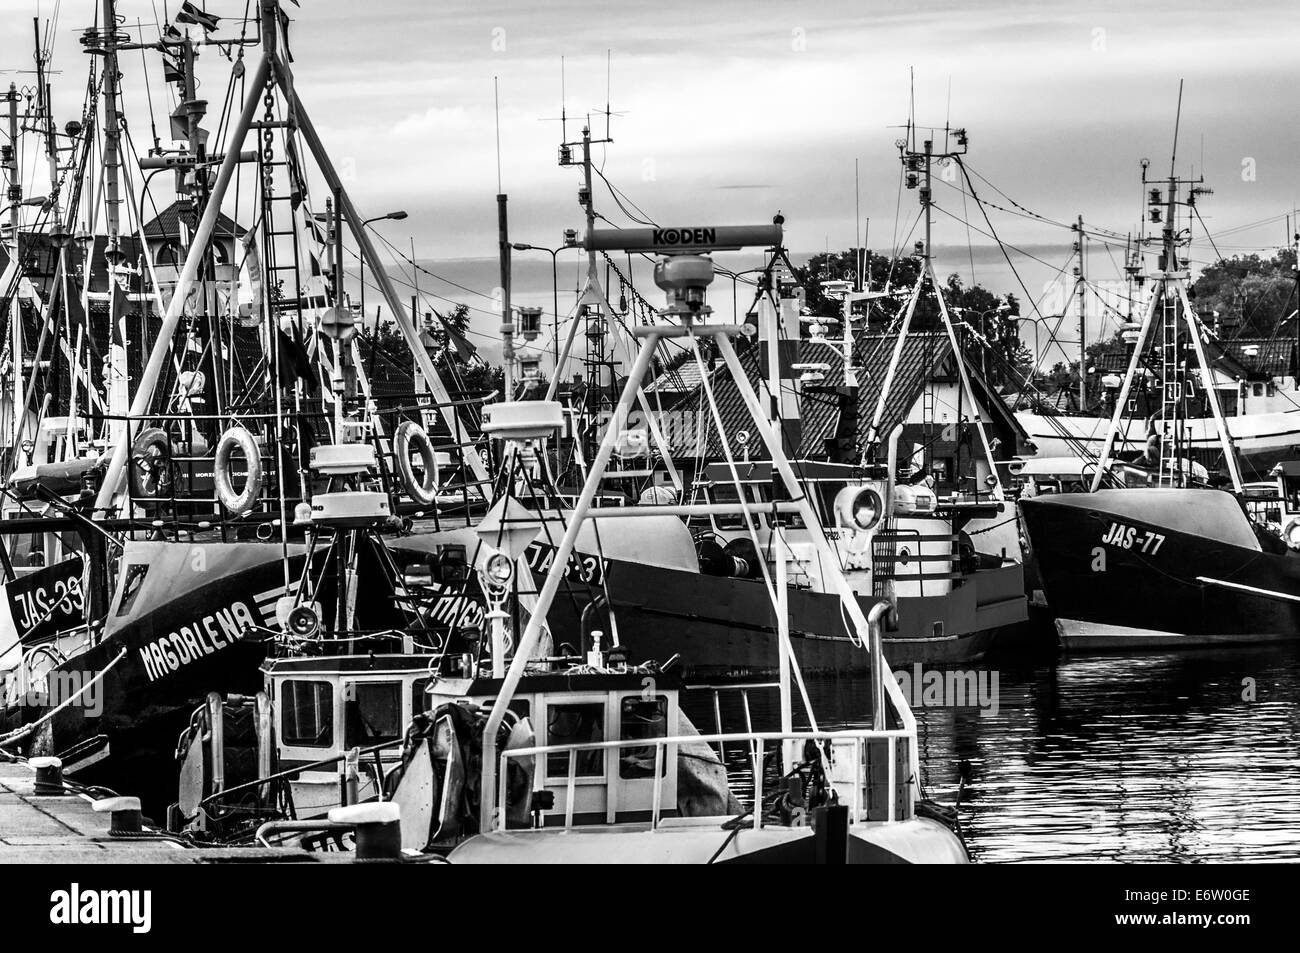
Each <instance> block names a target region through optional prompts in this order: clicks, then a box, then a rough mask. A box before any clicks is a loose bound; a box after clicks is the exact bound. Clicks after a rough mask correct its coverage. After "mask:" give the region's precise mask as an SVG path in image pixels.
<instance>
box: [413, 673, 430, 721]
mask: <svg viewBox="0 0 1300 953" xmlns="http://www.w3.org/2000/svg"><path fill="white" fill-rule="evenodd" d="M428 688H429V680H428V679H427V678H417V679H416V680H415V681H413V682H412V683H411V716H412V717H414V716H415V715H421V714H424V712H426V711H428V710H429V696H428V695H427V694H425V692H426V691H427V690H428Z"/></svg>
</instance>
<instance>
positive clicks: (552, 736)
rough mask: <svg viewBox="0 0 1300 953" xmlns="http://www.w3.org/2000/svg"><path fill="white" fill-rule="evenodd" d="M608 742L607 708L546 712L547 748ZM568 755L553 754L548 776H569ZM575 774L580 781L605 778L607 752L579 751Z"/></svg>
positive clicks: (598, 704)
mask: <svg viewBox="0 0 1300 953" xmlns="http://www.w3.org/2000/svg"><path fill="white" fill-rule="evenodd" d="M604 740H605V704H604V702H596V703H576V704H572V705H550V706H548V707H547V709H546V743H547V744H548V745H577V744H589V743H591V742H593V741H604ZM570 757H571V755H570V753H569V752H568V751H552V752H551V753H550V754H548V755H547V756H546V776H547V777H548V778H567V777H568V776H569V758H570ZM572 757H575V758H576V760H577V765H576V770H575V774H576V775H577V776H578V777H580V778H593V777H602V776H603V775H604V774H605V752H604V751H602V750H600V749H591V750H587V751H579V752H577V753H576V755H573V756H572Z"/></svg>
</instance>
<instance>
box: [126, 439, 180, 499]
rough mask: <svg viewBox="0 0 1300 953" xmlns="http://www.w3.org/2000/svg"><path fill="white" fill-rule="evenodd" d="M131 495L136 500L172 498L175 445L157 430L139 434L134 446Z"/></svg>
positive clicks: (132, 452)
mask: <svg viewBox="0 0 1300 953" xmlns="http://www.w3.org/2000/svg"><path fill="white" fill-rule="evenodd" d="M130 484H131V495H132V496H133V497H136V498H137V499H140V498H144V499H156V498H158V497H162V496H169V495H170V494H171V487H172V444H171V440H169V439H168V438H167V434H166V433H164V432H163V431H162V430H161V429H159V428H158V427H149V428H147V429H145V430H142V431H140V434H139V436H137V437H136V438H135V441H134V442H133V443H132V444H131V474H130Z"/></svg>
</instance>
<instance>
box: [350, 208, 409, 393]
mask: <svg viewBox="0 0 1300 953" xmlns="http://www.w3.org/2000/svg"><path fill="white" fill-rule="evenodd" d="M404 218H406V212H405V210H403V209H398V210H397V211H395V212H388V213H386V214H384V215H376V216H375V217H374V218H368V219H366V220H365V221H363V222H362V223H361V227H362V228H365V227H366V226H368V225H369V224H370V223H371V222H383V221H387V220H390V219H391V220H392V221H394V222H400V221H401V220H402V219H404ZM358 251H360V254H359V255H358V256H357V257H358V258H359V259H360V260H361V322H362V325H363V326H364V324H365V320H366V250H365V249H364V248H361V249H358ZM411 319H412V320H414V319H415V315H411ZM378 333H379V317H378V315H376V316H375V334H378ZM370 349H371V351H372V352H373V351H374V342H371V348H370ZM371 366H372V367H373V366H374V362H373V361H372V362H371Z"/></svg>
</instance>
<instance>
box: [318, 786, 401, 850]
mask: <svg viewBox="0 0 1300 953" xmlns="http://www.w3.org/2000/svg"><path fill="white" fill-rule="evenodd" d="M329 819H330V821H332V822H333V823H336V824H351V825H353V826H354V827H355V828H356V833H357V860H399V859H400V858H401V856H402V825H401V809H400V808H399V807H398V806H397V805H396V804H395V803H393V802H392V801H375V802H372V803H369V804H349V805H348V806H347V807H336V808H334V809H333V810H332V811H330V812H329Z"/></svg>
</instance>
